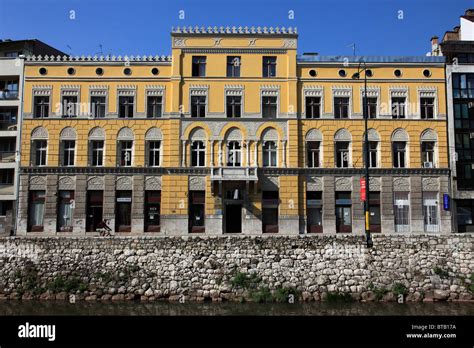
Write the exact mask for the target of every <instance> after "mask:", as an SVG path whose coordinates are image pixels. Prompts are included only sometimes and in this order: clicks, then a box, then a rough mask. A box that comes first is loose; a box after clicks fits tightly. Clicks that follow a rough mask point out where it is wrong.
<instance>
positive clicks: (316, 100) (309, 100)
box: [306, 97, 321, 118]
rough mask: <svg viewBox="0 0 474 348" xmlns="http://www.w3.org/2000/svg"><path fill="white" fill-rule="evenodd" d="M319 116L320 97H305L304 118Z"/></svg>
mask: <svg viewBox="0 0 474 348" xmlns="http://www.w3.org/2000/svg"><path fill="white" fill-rule="evenodd" d="M320 117H321V98H320V97H306V118H320Z"/></svg>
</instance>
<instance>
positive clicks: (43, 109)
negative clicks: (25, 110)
mask: <svg viewBox="0 0 474 348" xmlns="http://www.w3.org/2000/svg"><path fill="white" fill-rule="evenodd" d="M33 112H34V114H33V117H34V118H43V117H48V115H49V96H35V97H34V111H33Z"/></svg>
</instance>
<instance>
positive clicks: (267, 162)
mask: <svg viewBox="0 0 474 348" xmlns="http://www.w3.org/2000/svg"><path fill="white" fill-rule="evenodd" d="M277 156H278V149H277V146H276V143H275V142H274V141H265V142H264V143H263V166H264V167H276V166H277Z"/></svg>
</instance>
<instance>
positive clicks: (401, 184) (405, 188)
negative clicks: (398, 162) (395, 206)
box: [393, 177, 410, 192]
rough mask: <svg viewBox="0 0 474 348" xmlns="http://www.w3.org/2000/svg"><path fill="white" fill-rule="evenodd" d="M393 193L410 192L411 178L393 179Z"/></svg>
mask: <svg viewBox="0 0 474 348" xmlns="http://www.w3.org/2000/svg"><path fill="white" fill-rule="evenodd" d="M393 191H399V192H410V178H408V177H399V178H393Z"/></svg>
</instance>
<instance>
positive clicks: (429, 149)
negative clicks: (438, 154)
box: [421, 141, 435, 168]
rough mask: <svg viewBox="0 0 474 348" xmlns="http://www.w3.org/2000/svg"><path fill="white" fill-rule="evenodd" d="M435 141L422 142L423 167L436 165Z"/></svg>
mask: <svg viewBox="0 0 474 348" xmlns="http://www.w3.org/2000/svg"><path fill="white" fill-rule="evenodd" d="M434 159H435V143H434V141H423V142H422V143H421V161H422V163H421V164H422V166H423V168H434V166H435V161H434Z"/></svg>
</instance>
